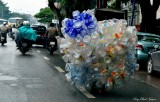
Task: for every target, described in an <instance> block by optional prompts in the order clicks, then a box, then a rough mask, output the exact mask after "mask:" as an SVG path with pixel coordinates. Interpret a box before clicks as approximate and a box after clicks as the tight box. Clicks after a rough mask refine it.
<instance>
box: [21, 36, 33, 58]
mask: <svg viewBox="0 0 160 102" xmlns="http://www.w3.org/2000/svg"><path fill="white" fill-rule="evenodd" d="M31 47H32V43H31V42H30V41H29V40H26V39H23V40H22V41H21V42H20V43H19V51H20V52H21V53H22V54H23V55H25V54H26V52H27V51H29V50H30V49H31Z"/></svg>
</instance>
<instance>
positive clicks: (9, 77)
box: [0, 76, 17, 81]
mask: <svg viewBox="0 0 160 102" xmlns="http://www.w3.org/2000/svg"><path fill="white" fill-rule="evenodd" d="M3 80H4V81H5V80H13V81H16V80H17V77H12V76H0V81H3Z"/></svg>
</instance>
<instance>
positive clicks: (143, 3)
mask: <svg viewBox="0 0 160 102" xmlns="http://www.w3.org/2000/svg"><path fill="white" fill-rule="evenodd" d="M159 4H160V1H159V0H153V5H151V4H150V0H140V7H141V13H142V22H141V27H140V32H147V33H153V34H155V33H156V29H155V28H156V12H157V9H158V7H159Z"/></svg>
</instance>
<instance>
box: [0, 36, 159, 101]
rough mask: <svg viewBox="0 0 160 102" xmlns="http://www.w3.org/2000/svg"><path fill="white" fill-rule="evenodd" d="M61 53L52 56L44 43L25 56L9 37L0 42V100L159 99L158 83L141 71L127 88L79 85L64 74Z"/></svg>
mask: <svg viewBox="0 0 160 102" xmlns="http://www.w3.org/2000/svg"><path fill="white" fill-rule="evenodd" d="M61 56H62V55H61V54H59V52H55V54H54V55H53V56H50V55H49V53H48V51H47V50H45V49H44V48H42V47H34V48H33V50H32V51H29V52H27V55H25V56H23V55H22V54H21V53H20V52H19V51H18V50H16V47H15V43H14V41H12V40H11V39H10V38H8V43H7V44H6V46H0V58H1V59H0V102H137V101H139V102H160V88H159V86H154V85H151V84H149V83H147V82H146V81H142V80H148V79H149V78H148V79H146V77H145V74H144V75H140V74H138V73H141V72H139V71H138V72H136V73H135V75H134V78H133V79H131V80H130V81H129V82H128V83H127V86H126V88H125V89H121V90H113V91H112V92H110V93H106V94H96V93H94V94H93V93H92V94H90V93H88V92H87V91H84V90H82V89H76V88H74V87H73V86H72V85H71V84H70V82H68V81H67V80H66V78H65V73H66V72H64V67H65V63H64V62H63V60H62V59H61ZM139 75H140V76H139ZM137 79H138V80H137ZM159 79H160V78H159V77H157V79H156V80H159ZM151 80H153V81H154V80H155V79H152V77H151ZM150 82H151V83H153V82H152V81H150ZM154 82H155V83H156V81H154ZM158 82H159V81H158ZM155 85H159V83H157V84H155Z"/></svg>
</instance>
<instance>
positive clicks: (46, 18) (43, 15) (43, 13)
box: [35, 7, 55, 23]
mask: <svg viewBox="0 0 160 102" xmlns="http://www.w3.org/2000/svg"><path fill="white" fill-rule="evenodd" d="M35 17H36V18H39V19H40V20H39V22H41V23H47V22H52V19H53V18H54V17H55V14H54V13H53V11H51V9H50V8H49V7H46V8H42V9H41V10H40V12H39V13H37V14H36V15H35Z"/></svg>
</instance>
